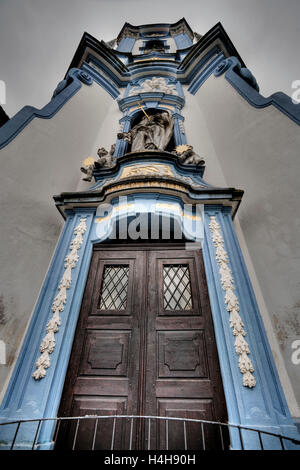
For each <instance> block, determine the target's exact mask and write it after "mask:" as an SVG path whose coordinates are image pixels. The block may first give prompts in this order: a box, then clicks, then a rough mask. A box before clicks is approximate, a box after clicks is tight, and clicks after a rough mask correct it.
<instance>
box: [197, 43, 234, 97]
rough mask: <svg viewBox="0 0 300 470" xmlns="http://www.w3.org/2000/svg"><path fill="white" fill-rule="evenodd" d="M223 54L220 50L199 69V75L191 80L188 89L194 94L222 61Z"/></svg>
mask: <svg viewBox="0 0 300 470" xmlns="http://www.w3.org/2000/svg"><path fill="white" fill-rule="evenodd" d="M224 58H225V57H224V54H223V52H220V53H219V54H218V55H217V57H215V58H213V59H212V61H211V62H210V63H209V64H208V65H207V66H206V67H205V68H204V69H202V70H201V72H200V73H199V75H197V76H196V78H195V79H194V80H193V81H192V83H191V84H190V86H189V88H188V91H189V92H190V93H191V94H192V95H195V94H196V93H197V91H198V90H199V88H200V87H201V86H202V85H203V83H204V82H205V81H206V80H207V79H208V77H210V75H211V74H212V73H213V72H214V70H216V68H217V67H218V66H219V65H220V64H221V63H222V62H223V61H224Z"/></svg>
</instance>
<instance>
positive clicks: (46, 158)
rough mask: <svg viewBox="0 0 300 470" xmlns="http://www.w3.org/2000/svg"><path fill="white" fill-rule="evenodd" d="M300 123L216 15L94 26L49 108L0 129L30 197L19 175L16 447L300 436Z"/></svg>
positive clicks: (10, 390)
mask: <svg viewBox="0 0 300 470" xmlns="http://www.w3.org/2000/svg"><path fill="white" fill-rule="evenodd" d="M299 123H300V114H299V110H298V108H297V106H296V105H294V104H293V103H292V101H291V100H290V99H289V98H288V97H287V96H285V95H284V94H282V93H276V94H274V95H272V97H270V98H264V97H262V96H261V95H260V93H259V87H258V84H257V82H256V80H255V78H254V76H253V75H252V73H251V72H250V71H249V69H247V68H246V66H245V64H244V62H243V59H242V58H241V57H240V55H239V54H238V52H237V50H236V49H235V47H234V45H233V44H232V42H231V40H230V38H229V37H228V35H227V34H226V32H225V30H224V28H223V27H222V25H221V24H220V23H218V24H217V25H216V26H214V27H213V28H212V29H211V30H210V31H208V32H207V33H206V34H205V35H204V36H200V35H199V34H197V33H194V32H193V31H192V30H191V28H190V26H189V25H188V23H187V22H186V21H185V19H182V20H180V21H178V22H177V23H175V24H165V23H162V24H151V25H142V26H132V25H131V24H128V23H125V24H124V26H123V28H122V30H121V31H120V33H119V35H118V37H117V38H116V39H114V40H112V41H110V42H109V43H105V42H104V41H99V40H97V39H96V38H94V37H92V36H91V35H90V34H88V33H84V35H83V37H82V39H81V41H80V44H79V46H78V48H77V51H76V53H75V55H74V58H73V60H72V62H71V64H70V67H69V69H68V71H67V73H66V75H65V77H64V79H63V80H62V81H61V82H60V83H59V84H58V86H57V88H56V89H55V91H54V93H53V96H52V99H51V101H50V103H49V104H48V105H46V106H45V107H44V108H43V109H41V110H37V109H35V108H32V107H26V108H23V109H22V110H21V111H20V112H19V113H18V114H17V115H16V116H14V117H13V118H12V119H10V120H9V121H8V122H6V123H5V124H4V125H3V126H2V128H1V129H0V148H1V149H2V150H1V153H2V152H3V157H4V158H3V162H4V163H3V170H4V173H5V175H6V177H7V179H6V182H5V181H4V184H6V185H9V184H10V181H11V179H13V181H14V187H16V185H17V187H18V188H19V190H20V191H22V193H23V196H22V201H19V200H18V197H17V193H16V191H15V190H12V188H11V187H9V186H5V187H3V191H6V194H9V195H10V198H11V199H10V201H8V202H7V204H10V205H9V207H10V214H12V213H13V214H14V215H13V220H12V219H11V217H10V218H9V217H8V216H7V215H4V220H5V221H6V223H7V224H6V225H5V229H4V230H7V237H6V240H5V241H4V242H3V247H4V249H5V252H6V254H3V255H2V260H4V262H6V263H7V264H9V260H10V262H11V263H10V267H9V268H8V273H6V274H4V273H3V274H2V277H3V285H4V287H5V288H6V289H7V292H8V297H9V296H10V298H12V299H13V300H12V302H13V303H14V304H15V306H16V307H15V309H14V312H11V314H10V316H8V317H7V324H4V327H3V336H2V337H1V338H2V340H3V342H4V341H7V343H9V345H7V354H9V358H10V361H8V362H7V363H6V364H3V366H0V367H3V368H2V371H0V372H1V375H0V378H1V380H2V386H3V394H2V404H1V409H0V419H1V423H2V424H0V442H1V445H2V447H3V448H9V447H10V446H13V448H14V449H16V448H21V449H22V448H28V447H30V448H33V449H53V448H58V449H67V448H68V449H69V448H71V449H72V448H73V449H86V450H89V449H92V448H94V449H111V448H113V449H163V450H164V449H173V450H178V449H225V450H226V449H262V448H263V449H292V448H297V446H298V445H299V444H300V440H299V434H298V432H297V427H296V424H295V422H297V418H299V417H300V414H298V411H299V408H298V404H299V402H300V397H299V396H297V394H298V392H299V390H298V391H297V380H296V379H297V374H299V370H297V371H296V372H295V369H293V365H290V364H289V365H287V362H288V359H287V358H286V357H285V356H284V354H283V352H282V351H281V346H282V344H281V343H280V341H281V340H280V336H279V335H277V336H276V328H277V333H278V331H279V330H280V331H281V333H282V335H281V339H282V338H283V336H284V332H283V326H282V325H283V324H284V318H285V317H284V315H283V314H280V313H278V312H279V310H276V312H277V313H276V315H274V316H272V315H271V313H272V312H273V311H274V310H273V309H272V306H271V305H272V302H274V304H276V302H277V304H278V305H279V303H280V295H281V294H280V290H281V286H278V292H277V293H276V292H274V294H272V302H269V303H268V298H269V289H270V285H271V284H272V283H274V286H276V285H277V284H280V282H279V280H278V278H276V280H275V281H274V279H273V277H274V274H276V273H277V274H278V276H279V278H280V276H281V278H282V277H284V275H283V274H282V273H283V272H284V270H285V269H286V266H287V265H284V263H283V265H281V266H278V264H277V262H278V261H279V260H280V257H279V258H278V257H277V258H276V257H275V259H274V256H273V255H272V250H275V252H276V253H280V249H282V250H286V247H285V246H283V245H282V239H281V236H279V235H280V233H282V234H283V235H284V236H285V235H286V236H287V237H288V236H289V232H288V233H287V232H284V230H283V229H282V227H281V229H282V230H283V232H280V231H279V232H278V231H276V230H277V229H278V230H279V228H278V223H277V221H276V220H275V219H276V215H275V213H274V211H275V212H276V208H275V207H274V204H277V203H278V205H277V206H276V207H277V208H278V209H280V208H281V206H282V204H286V203H287V199H289V194H287V193H289V191H291V192H292V191H294V190H296V191H297V192H299V189H298V181H297V184H296V183H294V177H293V176H292V173H293V169H292V168H291V169H290V170H287V171H289V172H290V174H289V175H288V176H287V175H286V173H284V171H281V170H282V167H281V164H280V163H278V162H277V160H278V159H279V155H281V152H282V146H284V144H285V143H286V144H287V142H289V147H288V149H289V150H288V152H289V156H288V157H287V158H289V159H290V162H293V161H294V160H295V161H296V157H297V148H298V146H297V145H298V144H297V142H298V141H299V132H298V126H299ZM270 146H271V147H272V149H270ZM17 156H19V157H17ZM271 156H272V158H273V161H271ZM17 158H19V159H18V160H17ZM280 158H281V157H280ZM17 161H18V164H16V162H17ZM276 162H277V163H276ZM274 165H278V166H277V169H278V173H280V176H277V169H275V171H274V173H273V176H272V177H271V175H270V178H271V180H270V179H268V178H266V174H267V173H268V168H269V166H272V167H273V169H274ZM260 171H262V172H263V175H262V177H260V176H259V172H260ZM278 178H279V179H280V178H283V180H284V179H285V178H287V180H288V181H289V187H286V188H283V186H278V184H277V183H278V181H277V179H278ZM296 186H297V189H295V187H296ZM280 190H281V195H278V194H277V192H278V191H279V192H280ZM244 192H245V193H244ZM52 196H53V197H54V204H55V206H56V208H57V211H56V213H54V204H53V202H52V200H51V198H52ZM279 199H280V202H279ZM291 204H293V201H291ZM260 205H261V210H260ZM240 214H241V215H240ZM284 217H285V216H284ZM274 218H275V219H274ZM2 220H3V219H2ZM16 221H18V223H19V226H20V230H22V233H24V241H22V242H21V240H20V239H18V237H17V236H16V235H14V236H12V235H9V234H11V230H12V226H13V225H14V224H16ZM274 221H275V222H276V227H277V228H276V230H275V229H274V231H273V228H272V227H273V226H272V224H274V223H275V222H274ZM290 223H292V222H291V221H290ZM60 227H62V229H61V233H60V235H59V237H58V232H59V230H60ZM18 233H19V232H18ZM267 233H272V234H273V238H272V243H271V244H270V243H269V241H268V240H267V241H266V239H265V238H264V237H263V235H264V234H267ZM28 234H29V235H30V236H29V238H28ZM57 239H58V241H57ZM1 243H2V242H1ZM20 244H21V245H20ZM55 244H56V246H55ZM291 244H293V240H291ZM270 245H271V246H270ZM280 247H281V248H280ZM50 253H52V259H51V262H50V266H49V267H48V269H47V266H48V263H49V261H50ZM285 255H286V256H288V254H287V252H286V251H285ZM278 256H279V255H278ZM12 261H13V262H12ZM268 263H269V264H268ZM18 265H19V269H17V268H16V266H18ZM266 266H267V268H266ZM281 267H282V271H281V270H280V269H281ZM295 271H296V267H295V266H293V268H292V269H291V271H290V276H291V277H292V276H293V273H295ZM44 275H45V278H44V280H42V279H43V276H44ZM5 276H6V277H5ZM272 276H273V277H272ZM11 279H15V284H16V285H18V286H20V289H21V290H19V291H18V293H16V292H15V291H16V290H17V289H14V288H13V286H12V284H11ZM284 282H286V283H287V282H288V278H287V277H285V279H284ZM294 287H295V283H294V282H293V283H292V284H291V285H290V289H291V297H293V295H294V292H295V290H293V289H294ZM39 288H40V291H39V292H38V289H39ZM22 297H24V304H23V307H24V305H25V307H26V308H25V307H24V308H23V307H22V302H21V300H22ZM4 303H5V299H4ZM24 309H25V310H26V311H25V313H24ZM31 309H32V314H31V316H30V311H31ZM270 312H271V313H270ZM13 326H14V327H13ZM12 327H13V328H12ZM286 328H288V325H287V326H286ZM285 331H286V330H285ZM288 338H289V335H288ZM295 339H296V338H295ZM282 341H283V339H282ZM285 347H287V343H285ZM283 349H284V348H283ZM295 374H296V375H295ZM298 377H299V375H298ZM292 416H293V417H292ZM97 417H98V418H97ZM12 422H13V423H12ZM8 423H12V424H8ZM282 436H283V437H282Z"/></svg>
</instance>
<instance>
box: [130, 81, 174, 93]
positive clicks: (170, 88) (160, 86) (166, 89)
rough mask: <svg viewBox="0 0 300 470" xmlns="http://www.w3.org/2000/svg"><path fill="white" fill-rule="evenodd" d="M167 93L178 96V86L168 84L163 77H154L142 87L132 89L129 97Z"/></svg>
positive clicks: (144, 82)
mask: <svg viewBox="0 0 300 470" xmlns="http://www.w3.org/2000/svg"><path fill="white" fill-rule="evenodd" d="M155 92H158V93H166V94H168V95H177V94H178V93H177V89H176V85H172V84H167V82H166V80H165V79H164V78H163V77H153V78H152V79H148V80H145V81H143V83H142V84H141V85H140V86H135V87H133V88H131V90H130V92H129V95H128V96H134V95H137V94H138V93H155Z"/></svg>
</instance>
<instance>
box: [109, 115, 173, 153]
mask: <svg viewBox="0 0 300 470" xmlns="http://www.w3.org/2000/svg"><path fill="white" fill-rule="evenodd" d="M173 128H174V120H173V117H172V114H171V113H170V112H169V111H163V112H159V111H157V112H156V113H155V114H151V115H149V116H148V115H147V114H146V113H145V116H144V117H143V118H142V119H141V120H140V122H138V123H137V124H136V125H135V126H134V127H133V128H132V129H131V130H130V131H129V132H120V133H119V134H118V139H124V140H125V141H126V142H129V143H130V144H131V152H139V151H142V150H164V149H165V148H166V147H167V145H168V143H169V141H170V139H171V137H172V134H173Z"/></svg>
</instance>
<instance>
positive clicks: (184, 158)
mask: <svg viewBox="0 0 300 470" xmlns="http://www.w3.org/2000/svg"><path fill="white" fill-rule="evenodd" d="M172 153H174V155H176V156H177V157H178V158H179V160H180V161H181V163H183V164H184V165H196V166H200V165H204V164H205V161H204V160H203V158H202V157H200V155H198V154H197V153H196V152H194V150H193V146H192V145H186V144H184V145H177V147H176V148H175V150H174V151H173V152H172Z"/></svg>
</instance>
